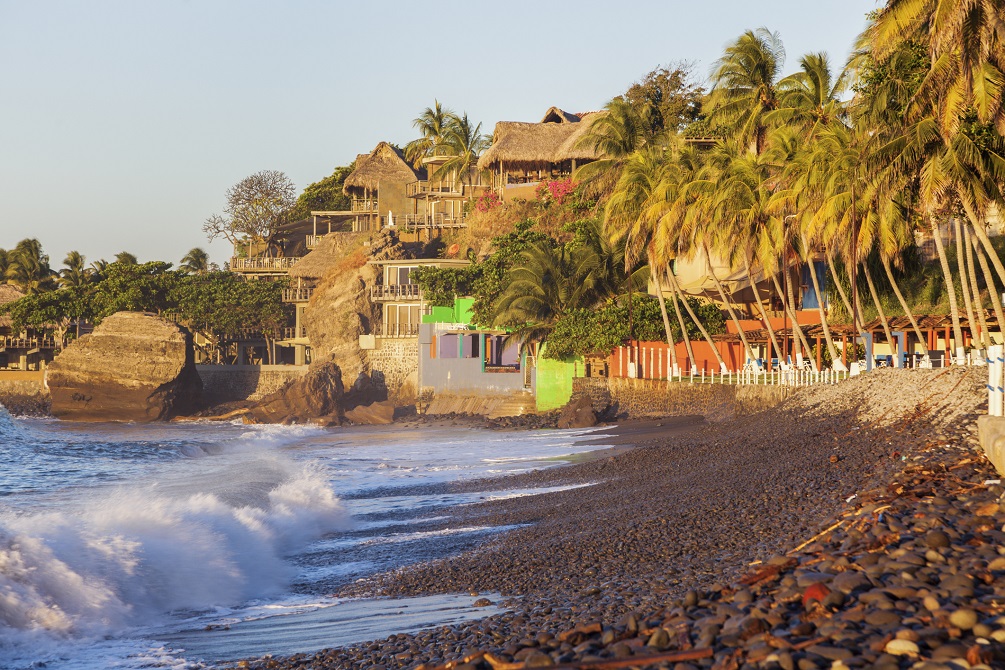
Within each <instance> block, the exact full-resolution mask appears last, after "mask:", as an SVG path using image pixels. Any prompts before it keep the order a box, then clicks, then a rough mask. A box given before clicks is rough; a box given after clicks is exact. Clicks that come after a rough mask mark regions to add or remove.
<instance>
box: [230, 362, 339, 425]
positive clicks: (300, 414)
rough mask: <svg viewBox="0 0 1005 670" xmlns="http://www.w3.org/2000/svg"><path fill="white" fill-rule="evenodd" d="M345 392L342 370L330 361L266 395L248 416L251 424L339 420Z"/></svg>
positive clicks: (247, 418) (325, 422) (333, 421)
mask: <svg viewBox="0 0 1005 670" xmlns="http://www.w3.org/2000/svg"><path fill="white" fill-rule="evenodd" d="M344 394H345V389H344V387H343V385H342V370H340V369H339V366H338V365H336V364H335V362H334V361H329V362H327V363H323V364H321V365H319V366H317V367H316V368H314V369H313V370H311V371H310V372H308V373H307V374H306V375H304V376H303V377H301V378H300V379H296V380H294V381H291V382H289V383H287V384H286V385H284V386H283V387H282V388H280V389H279V390H278V391H275V392H273V393H270V394H269V395H267V396H265V397H264V398H262V399H261V400H260V401H259V402H258V403H257V404H256V405H254V406H252V407H251V408H249V410H248V412H247V414H245V417H246V420H247V421H249V422H252V423H284V424H290V423H317V424H321V425H329V424H335V423H340V422H341V417H342V411H343V396H344Z"/></svg>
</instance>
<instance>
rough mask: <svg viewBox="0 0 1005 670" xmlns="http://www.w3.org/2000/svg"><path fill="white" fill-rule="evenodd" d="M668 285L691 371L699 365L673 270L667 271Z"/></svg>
mask: <svg viewBox="0 0 1005 670" xmlns="http://www.w3.org/2000/svg"><path fill="white" fill-rule="evenodd" d="M667 284H669V286H670V293H672V294H673V311H674V314H676V315H677V323H678V324H679V325H680V336H681V337H682V338H683V339H684V350H685V351H687V359H688V361H689V362H690V363H691V369H694V367H695V366H696V365H697V364H698V362H697V361H696V360H695V359H694V350H693V349H691V337H690V336H689V335H688V334H687V324H685V323H684V315H683V314H681V311H680V296H679V293H680V292H679V291H678V290H677V282H676V281H675V277H674V275H673V271H672V270H669V269H668V270H667Z"/></svg>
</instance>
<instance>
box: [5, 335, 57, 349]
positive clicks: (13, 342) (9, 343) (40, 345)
mask: <svg viewBox="0 0 1005 670" xmlns="http://www.w3.org/2000/svg"><path fill="white" fill-rule="evenodd" d="M0 348H4V349H55V348H56V340H54V339H53V338H51V337H10V336H7V337H0Z"/></svg>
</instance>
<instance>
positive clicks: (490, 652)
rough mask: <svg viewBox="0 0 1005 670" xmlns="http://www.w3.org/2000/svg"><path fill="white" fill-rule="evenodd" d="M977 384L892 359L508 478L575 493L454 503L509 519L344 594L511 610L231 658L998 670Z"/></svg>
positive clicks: (1002, 595) (997, 537) (479, 517)
mask: <svg viewBox="0 0 1005 670" xmlns="http://www.w3.org/2000/svg"><path fill="white" fill-rule="evenodd" d="M985 379H986V371H985V370H983V369H979V368H978V369H971V370H966V369H948V370H885V371H883V370H881V371H877V372H874V373H872V374H870V375H866V376H862V377H859V378H856V379H852V380H849V381H847V382H844V383H842V384H838V385H834V386H819V387H810V388H805V389H801V390H799V391H798V392H797V393H795V394H793V396H791V397H790V398H789V399H788V400H786V401H784V402H783V403H782V404H780V405H778V406H777V407H775V408H773V409H770V410H767V411H764V412H760V413H758V414H753V415H749V416H745V417H740V418H737V419H734V420H732V421H728V422H722V423H715V424H709V423H705V422H702V421H697V420H688V419H667V420H666V421H665V424H664V426H662V430H655V431H654V430H653V429H652V427H651V426H649V427H647V429H646V430H644V431H642V432H640V434H639V435H638V436H637V440H636V444H635V448H633V449H631V450H629V451H626V452H621V453H616V454H614V455H607V456H604V457H601V458H595V459H592V460H588V461H586V462H582V463H578V464H574V465H569V466H565V467H561V468H552V469H546V470H539V471H534V472H530V473H527V474H523V475H517V476H515V477H508V478H506V481H505V485H506V486H510V487H512V486H521V487H536V486H557V485H566V486H567V485H579V487H578V488H572V489H568V490H562V491H557V492H554V493H548V494H543V495H539V496H531V497H525V498H514V499H507V500H497V501H493V502H488V503H483V504H478V505H472V506H467V507H465V508H462V510H461V511H459V512H458V514H461V515H464V516H465V517H467V520H470V521H477V522H478V523H479V524H482V525H511V526H517V529H516V530H512V531H509V532H506V533H503V534H500V535H498V536H496V537H495V538H494V539H490V540H488V541H487V542H486V543H484V544H483V545H481V546H480V547H478V548H476V549H474V550H472V551H468V552H466V553H462V554H460V555H457V556H453V557H451V558H448V559H443V560H439V561H433V562H428V563H422V564H418V565H415V566H412V567H410V568H406V569H404V570H401V571H398V572H395V573H391V574H384V575H379V576H377V577H375V578H373V579H370V580H367V581H365V582H361V583H354V584H351V585H347V586H344V587H342V588H341V589H340V591H339V592H338V593H337V594H336V595H339V596H392V597H393V596H415V595H427V594H438V593H469V594H501V595H495V596H493V600H492V604H493V605H496V606H499V607H501V608H503V610H504V612H503V613H502V614H496V615H493V616H489V617H486V618H484V619H481V620H478V621H474V622H469V623H465V624H458V625H455V626H446V627H440V628H435V629H431V630H427V631H423V632H419V633H415V634H410V635H392V636H390V637H388V638H386V639H383V640H377V641H374V642H370V643H365V644H360V645H355V646H352V647H347V648H338V649H328V650H324V651H321V652H318V653H312V654H300V655H294V656H291V657H285V658H272V657H265V658H260V659H254V660H246V661H241V662H240V665H241V666H242V667H252V668H307V667H309V668H385V669H388V668H425V669H427V670H429V669H432V668H444V669H445V670H446V669H453V668H464V669H475V668H493V669H495V670H501V669H506V670H516V669H518V668H525V667H526V668H531V667H574V668H622V667H625V668H628V667H637V668H675V669H676V670H690V669H691V668H715V669H718V670H725V669H730V668H737V669H738V668H746V667H750V668H755V667H758V668H759V667H764V668H784V669H785V670H792V669H793V668H801V669H809V668H836V669H837V670H840V668H843V667H847V668H871V667H876V668H913V667H918V668H926V669H927V668H933V669H934V668H957V669H959V668H965V667H969V668H985V667H988V668H993V667H1003V664H1005V617H1003V616H1002V615H1003V614H1005V558H1003V556H1002V555H1001V554H1000V553H999V547H1003V545H1002V540H1003V539H1005V532H1003V531H1002V528H1003V524H1005V511H1003V508H1002V506H1001V505H1000V504H999V499H1000V497H1001V495H1002V493H1003V490H1005V489H1003V487H1002V486H1001V484H1000V482H999V481H998V476H997V474H996V473H995V471H994V469H993V467H992V466H991V465H990V464H989V463H988V462H987V460H986V459H985V458H984V457H983V454H982V453H981V451H980V448H979V445H978V444H977V439H976V419H977V417H978V416H979V415H980V414H981V413H982V412H984V411H986V403H987V397H986V390H985V386H984V384H985ZM622 437H623V438H625V439H631V434H630V428H626V430H625V431H624V432H623V433H622ZM469 485H470V484H457V485H453V486H456V487H458V488H461V487H463V486H469ZM502 485H503V484H502V483H500V486H502ZM479 486H480V487H481V488H485V483H484V482H482V483H479ZM1003 550H1005V547H1003ZM486 601H488V598H486Z"/></svg>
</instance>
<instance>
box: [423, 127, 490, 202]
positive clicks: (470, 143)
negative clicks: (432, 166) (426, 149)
mask: <svg viewBox="0 0 1005 670" xmlns="http://www.w3.org/2000/svg"><path fill="white" fill-rule="evenodd" d="M491 142H492V141H491V139H490V138H489V137H487V136H485V135H484V134H482V124H480V123H479V124H477V125H472V123H471V121H470V120H469V119H468V114H467V112H465V113H464V114H463V115H462V116H460V117H455V118H454V119H453V122H452V123H450V125H449V126H448V128H447V131H446V135H445V136H444V138H443V144H442V145H441V149H442V151H443V152H444V153H446V154H447V155H449V156H450V158H449V159H447V161H446V162H444V163H443V165H441V166H440V167H439V168H438V169H437V171H436V174H435V175H434V176H436V177H437V178H438V179H445V178H447V179H452V180H453V182H454V184H455V185H456V184H463V183H467V184H470V183H471V169H472V168H473V167H474V166H475V165H476V164H477V163H478V156H480V155H481V153H482V152H483V151H485V150H486V149H488V148H489V145H490V144H491Z"/></svg>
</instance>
